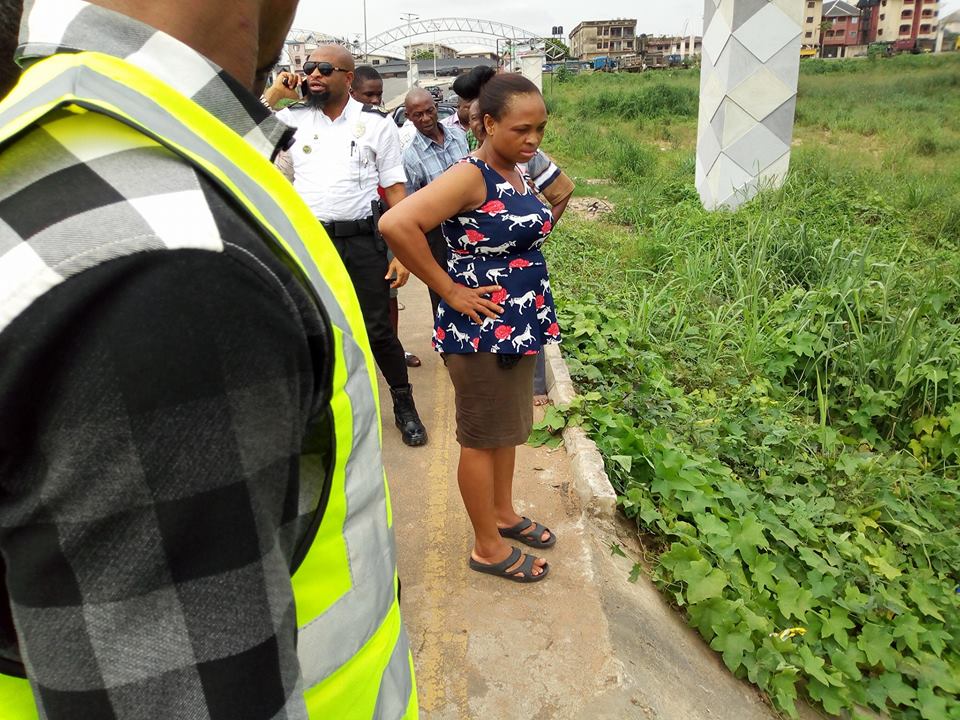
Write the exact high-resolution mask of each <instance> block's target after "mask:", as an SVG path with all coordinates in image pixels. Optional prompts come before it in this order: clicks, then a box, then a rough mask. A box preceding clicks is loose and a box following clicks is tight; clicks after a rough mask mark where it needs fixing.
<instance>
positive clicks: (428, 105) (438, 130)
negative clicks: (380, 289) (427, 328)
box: [403, 88, 470, 316]
mask: <svg viewBox="0 0 960 720" xmlns="http://www.w3.org/2000/svg"><path fill="white" fill-rule="evenodd" d="M404 106H405V108H406V111H407V118H409V120H410V122H412V123H413V125H414V127H415V128H417V134H416V135H415V136H414V138H413V140H412V141H411V142H410V144H409V145H408V146H407V148H406V150H404V151H403V170H404V172H405V173H406V175H407V195H412V194H413V193H415V192H416V191H417V190H419V189H420V188H422V187H425V186H426V185H428V184H429V183H431V182H433V181H434V180H436V179H437V178H438V177H440V176H441V175H442V174H443V173H444V171H445V170H446V169H447V168H448V167H450V166H451V165H453V164H454V163H455V162H457V161H458V160H460V159H461V158H463V157H466V156H467V154H468V153H469V152H470V148H469V147H468V145H467V136H466V135H465V134H464V133H463V131H462V130H461V129H460V128H457V127H447V126H444V125H441V124H440V123H439V122H437V103H436V102H435V101H434V99H433V96H432V95H431V94H430V93H428V92H427V91H426V90H423V89H422V88H414V89H413V90H411V91H410V92H409V93H407V99H406V102H405V103H404ZM427 241H428V242H429V243H430V250H431V252H432V253H433V257H434V258H435V259H436V261H437V263H438V264H439V265H440V266H441V267H446V266H447V241H446V240H444V238H443V233H441V232H440V228H436V229H434V230H431V231H430V232H428V233H427ZM430 304H431V305H432V306H433V314H434V316H436V314H437V306H438V305H439V304H440V296H439V295H437V294H436V293H435V292H433V290H431V291H430Z"/></svg>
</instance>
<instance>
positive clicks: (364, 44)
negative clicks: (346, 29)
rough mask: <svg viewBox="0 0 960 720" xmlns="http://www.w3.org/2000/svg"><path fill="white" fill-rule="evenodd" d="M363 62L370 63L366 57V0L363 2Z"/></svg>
mask: <svg viewBox="0 0 960 720" xmlns="http://www.w3.org/2000/svg"><path fill="white" fill-rule="evenodd" d="M363 62H364V63H368V62H370V59H369V58H368V57H367V0H363Z"/></svg>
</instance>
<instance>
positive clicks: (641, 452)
mask: <svg viewBox="0 0 960 720" xmlns="http://www.w3.org/2000/svg"><path fill="white" fill-rule="evenodd" d="M958 83H960V57H958V56H954V57H949V56H944V57H929V56H920V57H909V56H908V57H898V58H894V59H878V60H875V61H867V60H864V61H858V62H853V61H847V62H841V63H826V62H819V61H813V62H805V63H804V64H803V66H802V74H801V84H800V99H799V104H798V124H797V129H796V142H795V149H794V154H793V162H792V170H791V174H790V177H789V179H788V181H787V183H786V184H785V185H784V186H783V187H782V188H779V189H776V190H772V189H771V190H767V191H765V192H764V193H761V195H760V196H758V197H757V198H755V199H754V200H752V201H751V202H750V203H748V204H746V205H745V206H744V207H743V208H741V209H740V210H739V211H737V212H736V213H730V212H726V211H721V212H713V213H711V212H706V211H705V210H704V209H703V208H702V207H701V205H700V203H699V199H698V197H697V193H696V190H695V188H694V187H693V173H694V165H693V156H694V146H695V142H696V107H695V105H694V106H693V107H692V108H691V107H690V106H689V103H688V102H687V100H686V98H688V97H689V94H690V93H691V92H694V93H695V92H696V88H697V85H698V76H697V72H696V71H695V70H691V71H675V72H672V73H670V74H657V73H648V74H645V75H641V76H612V75H602V76H590V77H585V76H581V77H577V78H573V79H571V80H570V81H568V82H565V83H563V84H558V85H557V86H555V87H553V88H550V87H549V86H548V88H547V90H546V95H547V98H548V101H549V104H550V106H551V111H552V118H551V127H550V128H549V129H548V137H547V142H546V148H547V150H548V152H550V153H551V154H553V155H554V156H555V157H556V159H557V160H558V162H559V163H560V164H561V165H562V166H564V168H565V169H566V170H567V171H568V172H569V173H570V174H571V175H573V176H575V177H577V178H580V179H584V178H604V179H606V183H605V184H603V185H599V186H586V185H585V184H581V185H580V186H579V187H578V194H583V195H597V194H602V195H606V196H608V197H609V198H610V199H611V200H612V201H613V202H614V203H615V204H616V210H615V212H614V213H613V214H612V216H610V217H608V218H606V219H605V220H604V221H601V222H589V221H585V220H580V219H576V218H573V217H565V218H564V220H563V222H562V223H561V224H560V225H559V227H558V228H557V230H556V231H555V233H554V234H553V235H552V236H551V242H550V244H549V245H548V248H547V253H548V260H549V262H550V266H551V273H552V277H553V279H554V291H555V295H556V296H557V298H558V303H559V306H560V315H561V325H562V327H563V328H564V332H565V345H564V351H565V354H566V356H567V358H568V363H569V364H570V367H571V371H572V373H573V375H574V379H575V380H576V382H577V383H578V386H579V388H580V390H581V393H582V396H581V398H580V399H578V401H577V402H576V403H575V404H574V406H573V407H571V408H566V409H562V411H554V412H550V413H548V416H547V418H546V420H545V422H544V423H543V425H542V427H541V431H540V434H541V437H542V434H543V432H545V431H547V430H556V429H557V428H559V427H561V426H563V425H564V424H565V423H580V424H582V425H583V426H584V427H585V428H587V430H588V431H589V432H590V433H591V434H592V436H593V438H594V439H595V440H596V441H597V443H598V446H599V447H600V449H601V452H602V453H603V454H604V457H605V460H606V465H607V470H608V473H609V475H610V477H611V479H612V481H613V482H614V484H615V485H616V489H617V491H618V493H619V495H620V502H621V505H622V507H623V509H624V512H625V513H626V514H627V515H628V516H629V517H631V518H634V519H635V520H636V522H637V525H638V528H639V530H640V531H641V532H642V533H643V536H644V538H645V541H646V544H647V545H648V546H649V547H650V549H651V551H652V553H653V555H654V557H655V558H656V559H655V560H654V563H653V576H654V579H655V581H656V582H657V583H658V585H659V586H660V587H661V588H662V589H663V591H664V592H665V593H666V594H667V595H668V596H669V597H670V598H671V599H673V600H674V601H675V602H676V603H677V604H678V605H679V606H681V607H683V608H684V610H685V612H686V614H687V617H688V618H689V621H690V622H691V624H693V625H694V626H695V627H696V628H697V629H698V630H699V631H700V632H701V633H702V634H703V636H704V638H705V639H706V640H707V641H708V642H709V643H710V644H711V647H713V648H714V649H716V650H717V651H718V652H720V653H722V655H723V659H724V662H725V663H726V664H727V665H728V666H729V667H730V668H731V670H733V671H734V672H735V673H736V674H737V675H739V676H741V677H745V678H748V679H749V680H750V681H752V682H754V683H756V684H757V685H758V686H760V687H761V688H763V689H764V690H765V691H766V692H767V693H768V694H769V695H770V697H771V699H772V700H773V702H774V704H775V705H776V706H777V707H779V708H780V709H782V710H783V711H784V712H785V713H787V714H790V715H794V714H795V712H796V711H795V703H796V701H797V700H798V699H799V698H805V699H806V700H808V701H811V702H813V703H815V704H817V705H819V706H820V707H822V708H823V709H824V710H825V711H827V712H828V713H829V714H835V715H842V714H844V713H848V714H849V713H853V714H854V715H856V714H857V712H858V710H857V708H862V707H869V708H872V709H874V710H879V711H881V712H884V713H887V714H889V715H890V716H891V717H894V718H909V719H911V720H912V719H913V718H923V719H928V720H940V719H941V718H960V702H958V700H957V694H958V693H960V680H958V678H960V653H958V647H960V595H958V592H957V591H958V584H960V483H958V479H957V478H958V472H957V470H958V466H960V288H958V280H957V279H958V278H960V255H958V245H960V92H958V91H957V90H958V87H960V84H958ZM641 98H643V102H641V100H640V99H641ZM643 103H647V105H649V104H651V103H652V104H655V105H657V107H648V106H646V105H644V104H643ZM642 621H643V619H642V618H638V622H642ZM791 628H794V630H793V631H792V632H785V631H790V629H791ZM797 628H799V630H798V629H797Z"/></svg>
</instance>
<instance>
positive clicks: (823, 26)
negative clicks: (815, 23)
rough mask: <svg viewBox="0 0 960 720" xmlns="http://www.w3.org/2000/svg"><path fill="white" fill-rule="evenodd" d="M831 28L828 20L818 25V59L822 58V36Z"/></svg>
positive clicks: (831, 24) (831, 25)
mask: <svg viewBox="0 0 960 720" xmlns="http://www.w3.org/2000/svg"><path fill="white" fill-rule="evenodd" d="M832 27H833V23H832V22H830V21H829V20H824V21H822V22H821V23H820V57H823V36H824V34H825V33H826V32H827V30H829V29H830V28H832Z"/></svg>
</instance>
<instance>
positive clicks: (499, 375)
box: [446, 353, 537, 450]
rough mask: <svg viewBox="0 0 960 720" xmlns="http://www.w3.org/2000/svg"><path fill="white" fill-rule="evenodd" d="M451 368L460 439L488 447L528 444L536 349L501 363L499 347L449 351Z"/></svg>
mask: <svg viewBox="0 0 960 720" xmlns="http://www.w3.org/2000/svg"><path fill="white" fill-rule="evenodd" d="M446 361H447V370H448V371H449V372H450V380H452V381H453V389H454V392H455V393H456V406H457V442H458V443H460V445H462V446H463V447H465V448H473V449H476V450H488V449H491V448H499V447H512V446H515V445H523V444H524V443H525V442H526V441H527V438H528V437H530V430H531V428H532V427H533V371H534V368H535V367H536V364H537V356H536V355H524V356H523V357H522V358H520V361H519V362H518V363H517V364H516V365H514V366H513V367H511V368H501V367H500V365H499V364H498V363H497V356H496V354H494V353H472V354H469V355H454V354H450V355H447V357H446Z"/></svg>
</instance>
